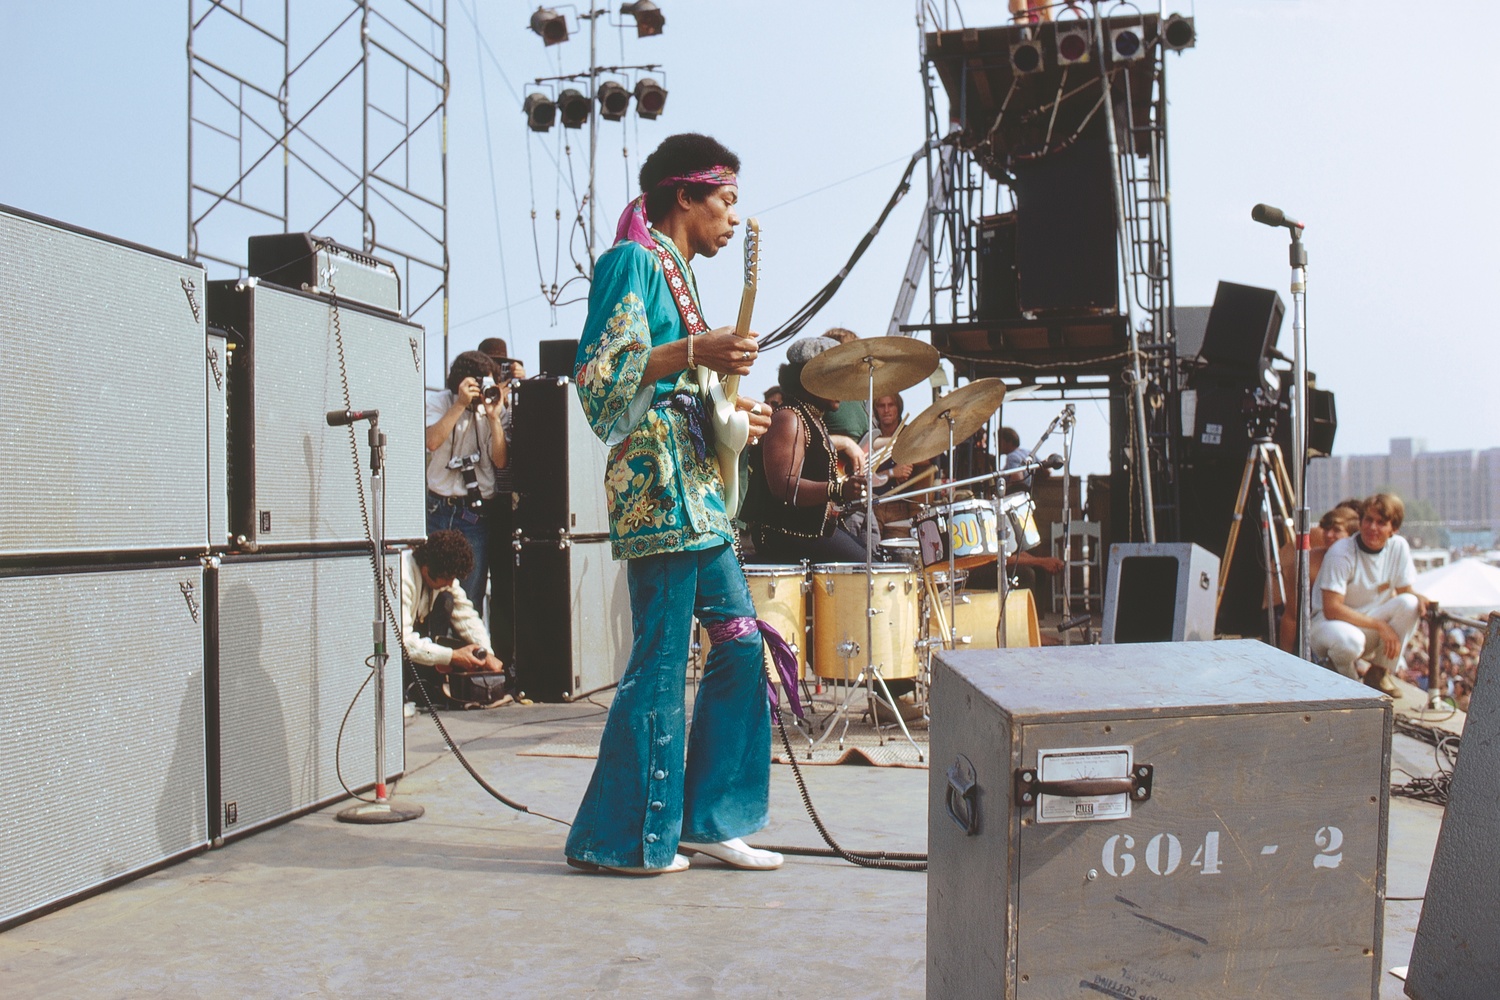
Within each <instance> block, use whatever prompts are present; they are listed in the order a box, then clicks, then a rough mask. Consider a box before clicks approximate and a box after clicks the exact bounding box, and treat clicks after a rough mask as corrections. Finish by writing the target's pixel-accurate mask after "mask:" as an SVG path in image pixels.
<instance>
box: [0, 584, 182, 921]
mask: <svg viewBox="0 0 1500 1000" xmlns="http://www.w3.org/2000/svg"><path fill="white" fill-rule="evenodd" d="M204 589H205V588H204V572H203V568H202V566H201V565H200V564H199V563H198V562H197V561H196V560H193V561H190V562H181V563H173V564H142V565H140V566H137V567H133V568H130V569H118V568H113V569H86V570H72V571H69V572H66V573H54V574H46V573H32V574H30V575H20V574H17V575H9V576H5V577H3V578H0V607H3V608H4V609H5V613H4V614H3V615H0V650H4V661H3V663H0V704H3V705H4V706H5V710H4V711H5V715H4V719H5V721H4V723H3V724H0V760H3V761H5V768H6V780H5V782H4V783H3V784H0V812H3V814H4V816H5V820H4V822H0V858H3V859H4V862H3V866H0V928H4V927H7V926H9V925H11V924H14V923H18V922H20V921H21V920H26V919H30V918H31V917H35V916H39V915H40V914H42V913H44V912H47V911H48V910H51V909H55V908H56V907H57V906H59V905H61V904H63V903H65V902H68V901H70V900H71V899H73V898H75V897H78V896H81V895H84V894H87V893H90V892H95V891H98V890H100V889H104V888H107V887H109V886H111V885H113V884H115V883H117V882H120V881H123V880H125V879H127V878H130V877H133V876H135V875H139V874H142V873H143V872H145V871H147V870H149V869H151V868H153V867H156V866H158V865H160V864H162V863H163V862H166V861H169V860H171V859H174V858H176V857H179V856H182V855H184V854H187V853H190V852H193V851H196V850H200V849H202V848H204V847H205V846H206V845H207V843H208V810H207V806H206V799H205V787H204V773H205V751H204V730H205V712H204V655H203V635H204V622H205V618H206V612H207V609H206V599H205V594H204Z"/></svg>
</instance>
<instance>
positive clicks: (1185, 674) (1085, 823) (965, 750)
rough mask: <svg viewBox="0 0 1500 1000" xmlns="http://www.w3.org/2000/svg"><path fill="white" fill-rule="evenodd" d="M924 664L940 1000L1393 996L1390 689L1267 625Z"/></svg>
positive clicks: (930, 989) (931, 971)
mask: <svg viewBox="0 0 1500 1000" xmlns="http://www.w3.org/2000/svg"><path fill="white" fill-rule="evenodd" d="M933 675H934V676H933V683H932V706H931V707H932V754H931V759H932V768H931V770H930V772H929V775H930V778H929V785H928V788H929V791H928V811H927V816H928V820H927V845H928V857H929V867H928V871H927V993H926V995H927V996H928V997H931V998H934V1000H936V998H939V997H942V998H971V997H995V998H1000V997H1005V998H1007V1000H1044V998H1058V997H1078V998H1083V997H1089V998H1095V997H1098V998H1103V997H1115V998H1125V997H1134V998H1140V1000H1144V998H1147V997H1158V998H1163V1000H1166V998H1171V1000H1188V998H1193V1000H1203V998H1216V1000H1261V998H1266V997H1278V998H1279V997H1299V998H1301V997H1318V998H1324V997H1327V998H1333V997H1339V998H1352V997H1362V998H1367V1000H1373V998H1374V997H1376V996H1378V995H1379V993H1380V988H1379V983H1380V979H1381V977H1382V976H1383V975H1384V972H1383V969H1382V966H1381V960H1380V949H1381V937H1382V933H1381V932H1382V927H1383V920H1384V906H1385V853H1386V821H1387V818H1388V802H1389V795H1390V788H1389V780H1390V747H1391V715H1392V706H1391V703H1390V701H1389V700H1388V699H1384V698H1381V697H1380V695H1379V692H1375V691H1371V690H1370V689H1368V688H1364V685H1362V684H1360V683H1359V682H1357V681H1353V680H1350V679H1349V678H1347V677H1342V676H1340V675H1338V674H1336V673H1334V672H1333V671H1330V670H1324V669H1323V668H1322V667H1318V666H1314V665H1313V664H1311V663H1306V662H1304V661H1302V660H1299V659H1297V658H1296V657H1295V656H1292V655H1290V654H1288V653H1283V652H1282V651H1280V650H1278V649H1273V648H1271V647H1270V646H1267V645H1265V644H1264V643H1259V642H1253V641H1229V642H1211V643H1210V642H1201V643H1200V642H1193V643H1187V642H1175V643H1152V644H1144V645H1128V646H1072V647H1069V648H1062V647H1058V646H1044V647H1041V648H1037V649H1014V648H1012V649H1006V650H974V651H967V650H958V651H950V650H941V651H939V652H938V653H937V654H936V655H935V656H934V657H933ZM1362 688H1363V690H1361V689H1362ZM1143 793H1144V794H1143ZM1476 871H1478V872H1483V871H1485V869H1470V872H1471V875H1470V877H1471V878H1473V877H1474V875H1473V873H1474V872H1476ZM1481 933H1482V932H1481ZM1489 954H1490V956H1491V957H1493V955H1494V952H1493V951H1491V952H1490V953H1489ZM1476 957H1477V956H1476ZM1492 982H1493V981H1492ZM1491 994H1493V990H1491Z"/></svg>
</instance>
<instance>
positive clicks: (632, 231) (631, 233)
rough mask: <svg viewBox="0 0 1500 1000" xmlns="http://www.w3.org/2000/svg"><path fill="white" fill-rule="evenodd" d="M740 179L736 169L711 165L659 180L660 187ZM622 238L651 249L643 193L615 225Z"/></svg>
mask: <svg viewBox="0 0 1500 1000" xmlns="http://www.w3.org/2000/svg"><path fill="white" fill-rule="evenodd" d="M738 183H739V179H738V178H736V177H735V175H734V171H733V170H730V169H729V168H728V167H722V166H721V167H709V168H708V169H707V170H695V171H693V172H692V173H690V174H683V175H681V176H680V177H667V178H663V179H662V180H661V181H659V182H657V185H656V186H657V187H658V188H664V187H667V186H668V185H674V184H713V185H716V186H718V187H728V186H729V185H731V184H738ZM621 240H633V241H635V242H636V243H639V244H640V245H641V246H643V247H645V248H646V249H648V250H649V249H651V231H650V229H648V228H647V226H646V196H645V194H644V193H643V194H641V195H640V196H639V197H637V198H635V199H633V200H632V201H631V202H630V204H628V205H626V206H625V211H624V212H623V213H621V215H620V224H619V225H617V226H616V227H615V242H616V243H618V242H620V241H621Z"/></svg>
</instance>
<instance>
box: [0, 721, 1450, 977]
mask: <svg viewBox="0 0 1500 1000" xmlns="http://www.w3.org/2000/svg"><path fill="white" fill-rule="evenodd" d="M605 702H607V697H606V698H600V699H598V703H597V704H590V703H582V704H577V705H531V706H521V705H516V706H508V707H505V708H500V709H494V710H490V711H483V712H472V711H471V712H463V713H451V714H449V715H446V716H445V717H444V718H445V720H446V722H447V723H448V725H449V727H450V730H451V732H452V733H453V735H454V738H455V739H456V740H457V741H458V742H459V744H460V745H461V746H462V748H463V751H464V753H465V754H466V755H467V756H468V757H469V759H470V760H471V761H472V762H473V763H474V764H475V765H476V767H477V768H478V769H479V770H480V772H481V773H483V774H484V775H485V776H486V777H487V779H488V780H489V781H490V782H491V783H492V784H494V785H496V786H497V787H499V788H500V789H501V790H502V791H503V792H505V793H506V794H507V795H508V796H510V797H511V798H513V799H516V800H519V801H520V802H523V803H525V804H527V805H530V806H531V807H533V808H535V809H537V810H540V811H541V812H544V813H548V814H551V815H554V816H558V817H561V818H563V819H571V818H572V813H573V809H574V808H575V806H576V804H577V801H578V798H579V796H580V795H581V793H582V790H583V787H584V785H585V783H586V782H587V780H588V776H589V774H590V771H591V769H592V767H593V761H592V760H590V759H586V758H581V757H558V756H531V755H522V754H520V753H519V751H523V750H526V749H527V748H530V747H536V746H538V745H544V744H547V743H549V742H552V743H556V742H558V741H560V740H563V739H570V740H576V739H577V738H579V734H580V733H581V732H582V731H584V730H593V731H594V732H595V734H596V735H597V731H598V729H599V728H600V727H602V724H603V719H604V712H605V709H604V707H603V706H604V703H605ZM406 735H407V765H408V776H407V777H406V778H405V779H404V780H403V781H402V782H401V783H400V785H399V788H398V789H397V798H398V799H399V800H400V801H402V802H410V803H415V804H420V805H422V806H424V807H425V808H426V815H425V816H424V817H423V818H421V819H418V820H416V821H414V822H410V823H404V824H398V825H391V826H349V825H345V824H342V823H338V822H337V821H335V819H334V813H335V812H336V811H337V810H338V808H340V806H333V807H330V808H328V809H325V810H323V811H321V812H317V813H314V814H311V815H308V816H304V817H302V818H300V819H297V820H294V821H292V822H290V823H286V824H284V825H282V826H278V827H275V828H272V829H269V830H266V831H264V832H261V833H259V834H256V835H254V836H250V837H248V838H246V839H243V840H240V841H236V842H232V843H230V844H229V845H228V846H226V847H224V848H222V849H219V850H215V851H210V852H208V853H206V854H203V855H199V856H197V857H194V858H191V859H189V860H187V861H185V862H183V863H180V864H177V865H174V866H172V867H169V868H166V869H164V870H162V871H159V872H156V873H154V874H152V875H148V876H146V877H144V878H141V879H138V880H136V881H134V882H131V883H129V884H126V885H124V886H122V887H120V888H117V889H114V890H112V891H110V892H107V893H104V894H102V895H99V896H95V897H93V898H90V899H86V900H83V901H82V902H79V903H76V904H74V905H73V906H70V907H68V908H66V909H63V910H60V911H58V912H56V913H52V914H49V915H47V916H44V917H41V918H39V919H37V920H33V921H31V922H29V923H26V924H22V925H21V926H19V927H15V928H12V929H11V930H9V931H8V932H6V933H4V934H0V970H3V973H4V977H5V984H6V985H5V993H6V995H8V996H15V997H28V998H37V997H67V998H75V1000H87V998H106V997H108V998H127V997H129V998H134V997H141V996H161V997H171V998H174V1000H179V998H186V997H205V998H220V997H243V998H259V997H267V998H271V997H275V998H284V997H344V996H365V997H415V996H463V997H490V996H493V997H539V998H560V997H582V996H601V995H607V996H620V997H648V996H649V997H788V998H802V997H811V996H823V995H830V996H850V997H860V998H862V1000H864V998H902V1000H912V998H919V997H922V996H923V995H924V986H925V934H926V905H927V897H926V894H927V883H926V877H925V876H924V875H921V874H909V873H899V872H885V871H872V870H865V869H860V868H855V867H852V866H850V865H847V864H845V863H843V862H842V861H839V860H836V859H832V858H820V857H797V856H793V857H788V859H787V863H786V865H785V867H783V868H782V869H781V870H779V871H776V872H765V873H760V872H738V871H733V870H731V869H728V868H726V867H723V866H722V865H719V864H718V863H716V862H712V861H699V862H697V863H695V865H694V867H693V869H692V870H690V871H688V872H684V873H681V874H676V875H669V876H661V877H657V878H647V879H633V878H623V877H601V876H597V875H586V874H582V873H580V872H576V871H574V870H572V869H571V868H568V867H567V866H566V865H565V864H564V862H563V854H562V848H563V841H564V835H565V831H564V829H563V828H562V827H561V826H559V825H557V824H555V823H552V822H549V821H547V820H545V819H539V818H536V817H534V816H527V815H522V814H520V813H516V812H513V811H511V810H510V809H507V808H505V807H504V806H502V805H500V804H499V803H498V802H496V801H494V800H493V799H491V798H490V797H489V796H487V795H486V794H485V793H484V791H483V790H482V789H480V788H479V787H478V786H477V785H476V784H475V783H474V782H473V781H472V780H471V779H470V778H469V776H468V775H467V774H466V773H465V772H464V771H463V770H462V769H461V767H460V765H459V764H458V762H457V761H456V760H455V759H454V758H453V757H452V756H451V755H450V754H448V753H446V752H445V750H444V748H443V746H442V743H441V741H440V739H439V736H438V734H437V731H436V730H435V728H434V727H433V725H432V724H431V722H430V720H429V719H428V718H427V717H426V716H421V715H419V716H417V717H415V718H413V719H409V720H408V724H407V730H406ZM1395 763H1396V766H1397V767H1400V768H1404V769H1405V770H1407V771H1411V772H1412V773H1415V774H1424V775H1425V774H1430V773H1432V771H1433V765H1432V748H1431V747H1429V746H1427V745H1425V744H1422V743H1419V742H1417V741H1414V740H1411V739H1409V738H1407V737H1404V736H1399V735H1398V736H1397V738H1396V752H1395ZM804 775H805V777H806V780H807V784H808V788H809V791H810V793H811V795H812V798H813V800H814V802H815V803H816V805H817V807H818V809H819V810H820V812H821V815H822V816H823V819H824V821H825V822H826V824H827V825H828V827H829V828H830V829H831V830H832V831H833V832H834V834H835V836H836V837H837V838H838V839H840V840H841V841H842V842H843V844H844V846H845V847H847V848H850V849H856V850H881V849H883V850H888V851H898V852H922V851H925V849H926V826H927V816H926V800H927V781H928V772H927V771H926V770H923V769H920V768H914V767H865V766H858V765H853V764H851V765H840V766H833V767H808V768H806V769H805V770H804ZM100 808H101V810H104V809H107V808H108V800H107V794H106V793H105V792H104V791H103V790H101V801H100ZM1441 819H1442V810H1441V809H1440V808H1439V807H1437V806H1434V805H1429V804H1425V803H1419V802H1413V801H1411V800H1409V799H1399V798H1393V799H1392V800H1391V820H1390V851H1389V863H1388V872H1389V878H1388V895H1389V896H1391V897H1420V896H1421V895H1422V893H1423V891H1424V889H1425V886H1426V879H1427V870H1428V867H1429V865H1430V863H1431V858H1432V851H1433V847H1434V845H1435V842H1436V838H1437V833H1438V827H1439V824H1440V822H1441ZM751 839H752V841H753V842H755V843H760V844H789V845H798V846H805V847H810V848H812V847H821V846H822V842H821V840H820V838H819V836H818V834H817V832H816V830H815V829H814V828H813V825H812V823H811V822H810V820H809V819H808V817H807V814H806V812H805V811H804V810H803V807H802V803H801V801H800V800H799V798H798V794H797V789H796V786H795V784H794V783H793V780H792V775H791V771H790V769H789V768H788V767H786V766H784V765H776V766H775V767H774V768H773V772H772V822H771V825H770V827H768V828H767V829H766V830H765V831H763V832H762V833H761V834H760V835H758V836H757V837H754V838H751ZM1420 906H1421V904H1420V903H1419V902H1413V901H1392V902H1390V903H1388V905H1387V909H1386V925H1385V926H1386V935H1385V954H1384V963H1383V964H1384V966H1385V968H1387V969H1388V968H1390V967H1391V966H1399V965H1405V964H1406V962H1407V959H1408V956H1409V954H1410V951H1411V945H1412V938H1413V934H1414V933H1415V930H1416V923H1417V917H1418V914H1419V912H1420ZM1380 996H1381V998H1382V1000H1398V998H1400V997H1402V996H1403V993H1402V984H1401V981H1400V980H1398V979H1396V978H1395V977H1394V976H1391V975H1382V976H1381V992H1380Z"/></svg>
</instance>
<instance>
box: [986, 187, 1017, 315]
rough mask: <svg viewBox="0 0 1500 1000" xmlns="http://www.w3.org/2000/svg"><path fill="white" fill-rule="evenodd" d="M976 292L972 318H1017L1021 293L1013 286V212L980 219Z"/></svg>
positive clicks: (1014, 214)
mask: <svg viewBox="0 0 1500 1000" xmlns="http://www.w3.org/2000/svg"><path fill="white" fill-rule="evenodd" d="M978 254H979V264H978V269H977V270H978V281H979V289H978V295H977V297H976V302H975V309H974V317H975V319H977V320H979V321H980V322H982V323H983V322H988V321H992V320H1003V319H1019V318H1020V316H1021V304H1020V298H1019V295H1020V292H1019V290H1018V288H1017V285H1016V213H1014V212H1006V213H1004V214H1003V215H987V216H985V217H984V218H982V219H980V220H979V246H978Z"/></svg>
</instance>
